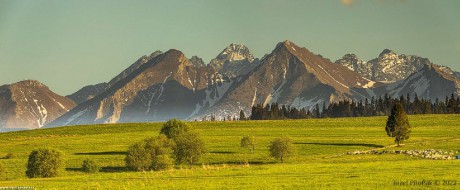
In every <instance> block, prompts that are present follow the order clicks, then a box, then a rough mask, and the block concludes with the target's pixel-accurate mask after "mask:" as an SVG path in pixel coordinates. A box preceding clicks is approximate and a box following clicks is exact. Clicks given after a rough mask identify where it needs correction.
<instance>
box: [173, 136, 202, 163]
mask: <svg viewBox="0 0 460 190" xmlns="http://www.w3.org/2000/svg"><path fill="white" fill-rule="evenodd" d="M174 141H175V143H176V146H175V147H174V156H175V158H176V162H177V163H178V164H181V163H187V164H189V165H190V167H192V165H193V164H194V163H195V162H197V161H198V160H199V159H200V157H201V155H203V154H204V153H206V147H205V145H204V142H203V140H201V138H200V136H199V135H198V133H195V132H187V133H182V134H180V135H179V136H177V137H176V138H175V139H174Z"/></svg>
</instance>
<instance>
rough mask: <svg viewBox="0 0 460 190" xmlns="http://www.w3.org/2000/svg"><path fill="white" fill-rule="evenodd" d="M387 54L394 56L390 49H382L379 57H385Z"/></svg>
mask: <svg viewBox="0 0 460 190" xmlns="http://www.w3.org/2000/svg"><path fill="white" fill-rule="evenodd" d="M387 54H396V53H395V52H394V51H393V50H390V49H384V50H383V51H382V53H380V54H379V57H382V56H385V55H387Z"/></svg>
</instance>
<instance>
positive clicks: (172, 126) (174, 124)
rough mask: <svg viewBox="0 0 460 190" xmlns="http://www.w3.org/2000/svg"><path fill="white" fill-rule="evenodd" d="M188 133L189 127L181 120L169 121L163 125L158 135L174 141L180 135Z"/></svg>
mask: <svg viewBox="0 0 460 190" xmlns="http://www.w3.org/2000/svg"><path fill="white" fill-rule="evenodd" d="M188 131H190V127H189V126H188V125H187V123H185V122H183V121H181V120H177V119H171V120H169V121H167V122H166V123H165V124H163V127H162V128H161V131H160V134H164V135H166V137H168V138H170V139H174V138H176V137H177V136H178V135H180V134H181V133H186V132H188Z"/></svg>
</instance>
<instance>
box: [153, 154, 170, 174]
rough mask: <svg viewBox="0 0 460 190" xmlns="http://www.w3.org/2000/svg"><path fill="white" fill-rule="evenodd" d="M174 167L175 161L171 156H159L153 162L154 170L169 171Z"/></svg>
mask: <svg viewBox="0 0 460 190" xmlns="http://www.w3.org/2000/svg"><path fill="white" fill-rule="evenodd" d="M172 167H173V159H171V157H170V156H169V155H158V156H156V157H155V158H154V159H153V160H152V169H153V170H156V171H158V170H168V169H171V168H172Z"/></svg>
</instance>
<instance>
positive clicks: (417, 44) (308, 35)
mask: <svg viewBox="0 0 460 190" xmlns="http://www.w3.org/2000/svg"><path fill="white" fill-rule="evenodd" d="M344 2H345V3H344ZM459 20H460V1H458V0H442V1H433V0H342V1H341V0H316V1H308V0H265V1H263V0H251V1H250V0H226V1H219V0H162V1H160V0H157V1H141V0H124V1H121V0H78V1H77V0H74V1H73V0H0V84H7V83H13V82H17V81H20V80H24V79H35V80H39V81H41V82H43V83H44V84H46V85H48V86H49V87H50V88H51V90H53V91H55V92H57V93H59V94H61V95H67V94H70V93H72V92H74V91H76V90H78V89H79V88H81V87H83V86H85V85H87V84H95V83H99V82H105V81H109V80H110V79H111V78H112V77H113V76H115V75H116V74H118V73H119V72H121V71H122V70H123V69H125V68H126V67H128V66H129V65H130V64H131V63H133V62H134V61H135V60H137V58H139V57H140V56H142V55H145V54H150V53H151V52H153V51H155V50H162V51H166V50H168V49H171V48H174V49H178V50H181V51H182V52H184V53H185V55H186V56H187V57H191V56H193V55H198V56H200V57H202V58H203V59H204V60H205V62H209V61H210V59H212V58H214V57H215V56H216V55H217V54H218V53H220V51H221V50H222V49H223V48H225V47H226V46H228V45H229V44H230V43H241V44H245V45H247V46H248V47H249V48H250V49H251V51H252V52H253V53H254V55H255V56H256V57H262V56H263V55H264V54H265V53H270V52H271V51H272V50H273V48H274V47H275V45H276V43H277V42H280V41H283V40H286V39H288V40H291V41H293V42H294V43H296V44H297V45H299V46H304V47H307V49H309V50H311V51H313V52H314V53H318V54H322V55H323V56H325V57H328V58H330V59H331V60H333V61H334V60H336V59H338V58H340V57H341V56H343V55H344V54H345V53H349V52H353V53H356V54H357V55H358V56H359V57H361V58H362V59H364V60H366V61H367V60H369V59H371V58H374V57H376V56H377V55H378V54H379V53H380V52H381V51H382V50H383V49H385V48H388V49H392V50H394V51H396V52H397V53H405V54H416V55H420V56H422V57H428V58H430V59H431V60H432V61H433V62H434V63H436V64H441V65H447V66H451V67H453V68H454V69H455V70H460V62H459V61H458V60H459V58H458V56H459V55H460V21H459Z"/></svg>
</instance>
